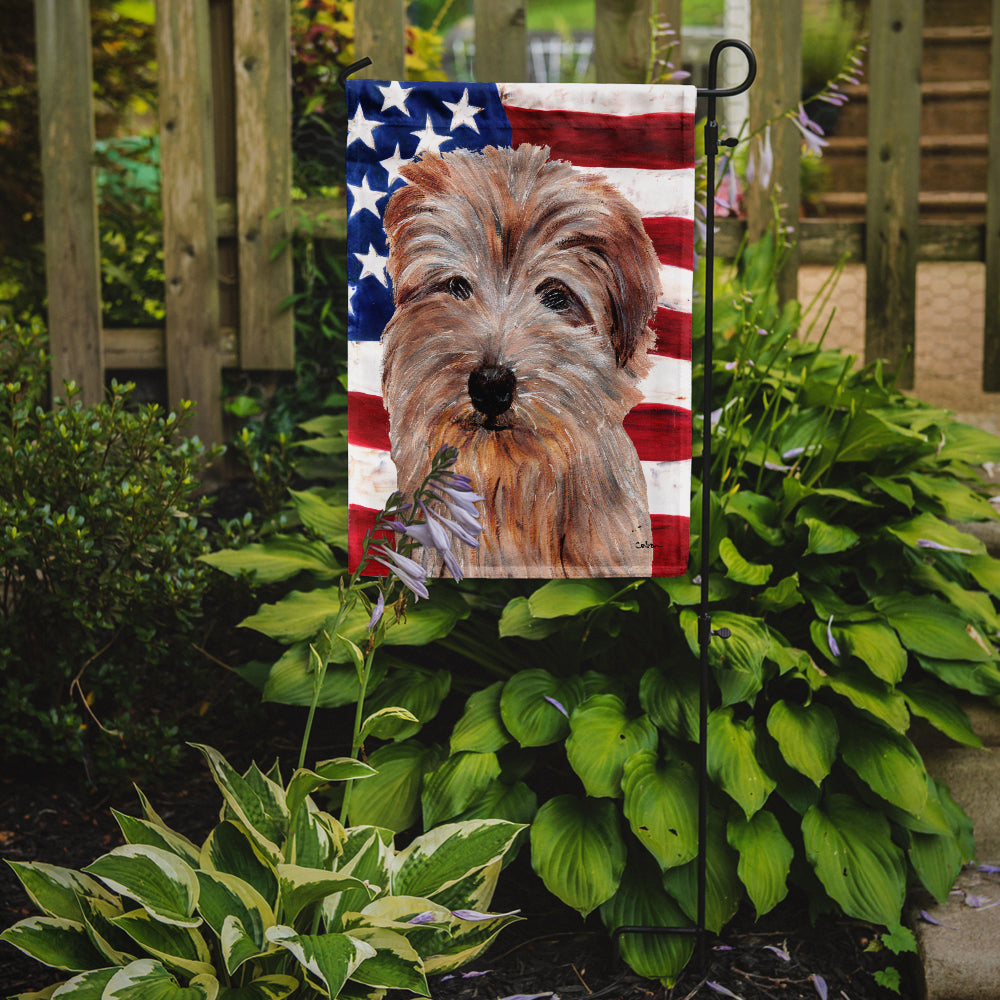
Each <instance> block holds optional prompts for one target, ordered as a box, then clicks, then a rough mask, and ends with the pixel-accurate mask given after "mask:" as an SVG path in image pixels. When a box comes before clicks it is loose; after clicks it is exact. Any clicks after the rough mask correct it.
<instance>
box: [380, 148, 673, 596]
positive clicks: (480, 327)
mask: <svg viewBox="0 0 1000 1000" xmlns="http://www.w3.org/2000/svg"><path fill="white" fill-rule="evenodd" d="M548 153H549V151H548V149H547V148H545V147H538V146H529V145H522V146H521V147H520V148H518V149H517V150H513V149H496V148H493V147H488V148H487V149H486V150H484V151H483V153H473V152H468V151H456V152H450V153H444V154H442V155H437V154H433V155H425V156H424V157H423V159H421V160H419V161H416V162H414V163H412V164H409V165H408V166H406V167H404V168H403V169H402V170H401V173H402V175H403V177H404V178H405V179H406V181H407V184H406V186H405V187H404V188H401V189H400V190H399V191H398V192H396V193H395V194H394V195H393V196H392V198H391V199H390V201H389V204H388V207H387V209H386V213H385V229H386V233H387V235H388V238H389V263H388V270H389V275H390V277H391V278H392V282H393V294H394V298H395V305H396V311H395V314H394V316H393V318H392V320H391V321H390V323H389V324H388V326H387V327H386V329H385V331H384V333H383V335H382V342H383V345H384V362H383V372H382V390H383V398H384V400H385V406H386V408H387V410H388V411H389V418H390V441H391V447H392V458H393V461H394V463H395V465H396V470H397V476H398V486H399V489H400V490H401V491H403V492H404V493H405V494H407V495H408V496H412V493H413V491H414V490H415V489H417V488H418V487H419V485H420V483H421V481H422V479H423V477H424V476H425V475H426V474H427V471H428V468H429V463H430V458H431V456H432V455H434V453H435V452H436V451H437V450H438V449H439V448H440V447H441V446H442V445H444V444H451V445H454V446H456V447H457V448H458V449H459V463H458V466H457V467H456V469H457V471H459V472H464V473H465V474H467V475H468V476H469V477H470V478H471V479H472V482H473V485H474V488H475V489H476V490H477V491H478V492H479V493H481V494H482V495H483V496H484V498H485V499H484V501H483V502H482V504H480V507H481V510H482V520H483V524H484V531H483V534H482V538H481V545H480V547H479V549H478V550H468V549H466V548H465V547H464V546H462V545H457V546H456V554H458V555H459V558H460V560H461V561H462V564H463V570H465V571H466V572H468V573H469V574H470V575H473V576H539V577H546V576H552V575H555V576H630V575H648V574H649V572H650V567H651V555H650V553H651V544H650V543H651V531H650V517H649V509H648V505H647V500H646V484H645V479H644V477H643V472H642V468H641V466H640V463H639V458H638V456H637V455H636V451H635V447H634V446H633V444H632V442H631V440H630V439H629V437H628V435H627V434H626V432H625V430H624V429H623V427H622V420H623V418H624V417H625V415H626V414H627V413H628V411H629V410H630V409H632V407H633V406H635V404H636V403H637V402H639V400H640V398H641V394H640V391H639V389H638V388H637V384H638V381H639V379H640V378H641V377H642V376H643V375H644V374H645V373H646V372H647V371H648V369H649V361H648V359H647V354H646V352H647V348H648V347H649V346H650V345H651V343H652V339H653V333H652V331H651V330H650V328H649V326H648V325H647V324H648V322H649V320H650V318H651V317H652V315H653V314H654V312H655V309H656V298H657V293H658V288H659V278H658V261H657V258H656V255H655V253H654V252H653V247H652V244H651V243H650V241H649V238H648V237H647V235H646V233H645V231H644V230H643V227H642V221H641V219H640V216H639V214H638V212H637V211H636V209H635V208H634V207H633V206H632V205H631V204H630V203H629V202H628V201H626V200H625V199H624V198H623V197H622V196H621V195H620V194H619V193H618V192H617V191H616V190H615V189H614V188H612V187H611V186H610V185H609V184H607V183H606V182H605V181H604V180H603V179H601V178H600V177H599V176H597V175H594V174H585V173H579V172H577V171H575V170H573V168H572V167H571V166H570V165H569V164H567V163H564V162H562V161H551V160H549V159H548Z"/></svg>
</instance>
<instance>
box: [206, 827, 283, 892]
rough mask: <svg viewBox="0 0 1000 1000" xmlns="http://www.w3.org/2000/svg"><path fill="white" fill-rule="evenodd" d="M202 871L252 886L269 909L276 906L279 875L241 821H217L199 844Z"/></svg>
mask: <svg viewBox="0 0 1000 1000" xmlns="http://www.w3.org/2000/svg"><path fill="white" fill-rule="evenodd" d="M199 867H200V868H201V869H202V870H203V871H208V872H216V871H217V872H224V873H225V874H227V875H235V876H236V878H238V879H241V880H242V881H244V882H247V883H249V884H250V885H252V886H253V887H254V888H255V889H256V890H257V892H259V893H260V894H261V896H263V897H264V899H266V900H267V901H268V903H269V904H270V906H271V907H272V908H274V907H275V906H277V905H278V875H277V872H275V870H274V866H273V865H272V864H271V862H270V861H269V860H268V859H267V858H266V857H265V856H264V853H263V851H261V850H260V848H259V847H258V846H257V843H256V841H254V840H253V839H252V838H251V837H250V835H249V833H248V832H247V830H246V827H244V826H243V825H242V824H241V823H235V822H233V821H231V820H225V821H223V822H222V823H220V824H219V825H218V826H217V827H216V828H215V829H214V830H213V831H212V832H211V833H210V834H209V835H208V838H207V839H206V840H205V843H204V844H202V847H201V860H200V866H199Z"/></svg>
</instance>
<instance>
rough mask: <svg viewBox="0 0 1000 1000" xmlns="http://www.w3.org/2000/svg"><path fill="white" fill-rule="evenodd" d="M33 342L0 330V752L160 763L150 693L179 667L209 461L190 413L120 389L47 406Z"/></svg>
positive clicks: (195, 588)
mask: <svg viewBox="0 0 1000 1000" xmlns="http://www.w3.org/2000/svg"><path fill="white" fill-rule="evenodd" d="M42 337H43V334H42V330H41V325H40V324H39V323H37V322H35V323H29V324H16V323H6V322H3V321H0V382H2V387H0V453H2V455H3V460H2V461H0V673H2V675H3V683H2V694H0V745H2V746H3V753H4V757H5V759H6V760H8V761H9V760H12V759H22V760H23V759H27V760H35V761H39V762H47V763H58V764H62V763H67V762H69V761H72V760H80V759H81V758H82V760H83V761H84V763H85V764H86V765H87V766H88V768H90V769H91V773H92V775H93V774H96V773H97V771H101V770H105V769H106V768H109V769H111V770H118V769H119V768H125V767H128V766H129V763H130V761H131V762H135V761H137V760H141V759H145V761H146V763H147V764H148V765H156V764H159V763H160V762H161V758H162V755H163V754H164V753H166V754H167V755H168V756H169V754H170V753H172V752H173V745H174V744H175V742H176V740H175V733H174V731H173V728H172V726H171V725H170V723H169V721H168V719H169V713H166V712H165V713H163V714H162V715H161V713H160V711H159V704H158V696H159V692H160V691H163V690H164V689H165V688H164V687H159V685H160V684H163V685H166V684H169V683H170V680H171V679H172V678H173V677H175V676H177V674H178V672H179V671H180V670H182V669H183V668H184V666H185V665H186V664H187V663H189V662H190V659H191V657H190V655H189V653H188V648H189V647H190V642H189V640H188V638H187V637H189V636H190V635H191V633H192V631H193V629H194V627H195V626H196V624H197V623H198V615H199V612H200V606H201V599H202V595H203V592H204V590H205V587H206V573H205V571H204V569H203V567H202V565H201V564H200V563H199V562H198V561H197V557H198V556H199V555H201V554H202V553H203V552H205V551H206V549H207V543H206V532H205V529H204V528H203V527H200V526H199V522H198V514H199V513H200V512H201V511H202V510H203V503H202V501H196V500H195V499H194V495H195V491H196V489H197V487H198V479H197V476H198V473H199V471H200V470H201V469H202V468H203V467H204V465H205V463H206V460H207V458H208V454H207V452H206V449H205V447H204V446H203V445H202V444H201V443H200V442H199V441H197V440H196V439H192V438H190V437H188V436H187V434H186V433H185V431H184V426H185V423H186V415H187V411H188V409H189V407H188V405H184V406H182V408H181V412H180V414H179V415H178V414H173V413H170V414H165V413H164V412H163V411H162V410H161V409H160V408H159V407H157V406H145V407H140V408H131V407H130V405H129V397H130V393H131V386H128V385H124V386H122V385H118V384H116V383H113V384H112V387H111V390H110V391H109V393H108V396H107V399H106V400H105V401H104V402H102V403H101V404H99V405H97V406H84V405H82V403H81V402H80V400H79V398H78V390H77V389H76V388H75V387H74V386H73V385H72V384H69V385H67V387H66V399H65V400H58V399H57V400H55V401H54V405H53V407H52V408H51V409H45V408H43V407H42V406H41V405H39V404H40V402H41V401H42V399H43V396H44V393H45V376H46V360H47V359H46V358H45V355H44V354H43V353H42V351H41V342H42ZM157 733H159V735H158V736H157V735H156V734H157ZM95 768H96V769H97V770H96V771H95V770H94V769H95ZM106 773H107V774H110V771H106Z"/></svg>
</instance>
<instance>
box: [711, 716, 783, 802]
mask: <svg viewBox="0 0 1000 1000" xmlns="http://www.w3.org/2000/svg"><path fill="white" fill-rule="evenodd" d="M708 774H709V777H711V779H712V781H714V782H715V783H716V784H717V785H718V786H719V787H720V788H722V790H723V791H724V792H727V793H728V794H729V795H730V796H732V798H733V799H734V800H735V801H736V802H737V803H738V804H739V805H740V807H741V808H742V809H743V812H744V813H745V814H746V815H747V817H748V818H749V817H750V816H752V815H753V814H754V813H755V812H756V811H757V810H758V809H760V807H761V806H762V805H763V804H764V802H765V801H766V800H767V797H768V796H769V795H770V794H771V792H773V791H774V788H775V785H776V782H775V780H774V779H773V778H772V777H771V776H770V775H768V774H767V773H766V772H765V771H764V769H763V768H762V767H761V766H760V764H759V763H758V761H757V733H756V731H755V729H754V720H753V719H752V718H749V719H746V720H745V721H742V722H740V721H737V720H736V719H734V718H733V709H732V708H731V707H729V708H717V709H715V710H714V711H713V712H712V713H711V714H710V715H709V717H708Z"/></svg>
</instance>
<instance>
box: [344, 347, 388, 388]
mask: <svg viewBox="0 0 1000 1000" xmlns="http://www.w3.org/2000/svg"><path fill="white" fill-rule="evenodd" d="M347 387H348V389H349V390H350V391H351V392H364V393H367V394H368V395H369V396H381V395H382V343H381V341H378V340H349V341H348V342H347Z"/></svg>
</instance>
